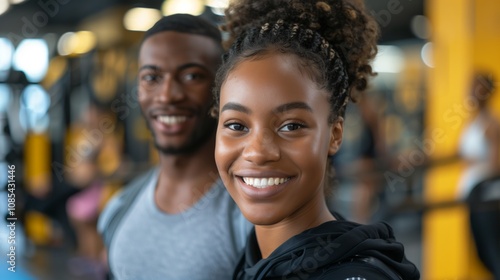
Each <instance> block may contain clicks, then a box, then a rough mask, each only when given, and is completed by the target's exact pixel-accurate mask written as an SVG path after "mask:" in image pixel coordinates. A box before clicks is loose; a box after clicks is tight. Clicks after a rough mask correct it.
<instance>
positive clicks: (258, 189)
mask: <svg viewBox="0 0 500 280" xmlns="http://www.w3.org/2000/svg"><path fill="white" fill-rule="evenodd" d="M237 178H238V180H237V181H238V183H239V187H240V188H241V190H242V191H243V193H244V194H245V195H246V196H247V197H249V198H251V199H257V200H261V199H269V198H271V197H272V196H274V195H276V194H278V193H280V192H281V191H283V190H284V189H285V188H286V187H287V186H288V185H289V182H290V180H292V178H291V177H266V178H264V177H237Z"/></svg>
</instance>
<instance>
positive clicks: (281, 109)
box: [273, 102, 312, 114]
mask: <svg viewBox="0 0 500 280" xmlns="http://www.w3.org/2000/svg"><path fill="white" fill-rule="evenodd" d="M294 109H303V110H307V111H309V112H312V108H311V107H310V106H309V105H307V104H306V103H304V102H290V103H286V104H283V105H280V106H278V107H276V109H274V110H273V112H275V113H277V114H280V113H284V112H286V111H290V110H294Z"/></svg>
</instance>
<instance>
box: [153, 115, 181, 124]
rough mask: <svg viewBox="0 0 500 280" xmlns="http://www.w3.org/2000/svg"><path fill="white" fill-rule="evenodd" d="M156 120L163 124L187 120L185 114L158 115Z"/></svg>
mask: <svg viewBox="0 0 500 280" xmlns="http://www.w3.org/2000/svg"><path fill="white" fill-rule="evenodd" d="M158 120H159V121H160V122H161V123H165V124H178V123H182V122H185V121H186V120H187V117H186V116H158Z"/></svg>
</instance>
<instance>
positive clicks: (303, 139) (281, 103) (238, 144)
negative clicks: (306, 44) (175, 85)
mask: <svg viewBox="0 0 500 280" xmlns="http://www.w3.org/2000/svg"><path fill="white" fill-rule="evenodd" d="M298 65H299V61H298V58H297V57H296V56H294V55H286V54H271V55H269V56H266V57H264V58H260V59H257V60H246V61H243V62H240V63H239V64H238V65H237V66H236V67H235V68H234V69H233V70H232V71H231V72H229V75H228V77H227V79H226V81H225V82H224V84H223V85H222V87H221V92H220V107H219V112H220V114H219V124H218V128H217V142H216V149H215V160H216V163H217V167H218V169H219V172H220V175H221V177H222V180H223V181H224V184H225V186H226V188H227V190H228V191H229V193H230V194H231V196H232V197H233V199H234V200H235V201H236V203H237V204H238V206H239V207H240V209H241V211H242V212H243V214H244V215H245V217H246V218H247V219H248V220H249V221H251V222H252V223H254V224H256V225H272V224H277V223H279V222H282V221H286V220H288V219H290V218H292V217H293V216H296V215H302V214H303V213H304V212H308V211H309V210H310V209H314V208H315V207H317V206H316V205H317V204H318V203H322V202H324V194H323V180H324V177H325V172H326V166H327V157H328V155H332V154H334V153H335V152H336V151H337V149H338V148H339V146H340V143H341V138H342V122H337V123H334V124H333V125H332V124H329V123H328V116H329V114H330V105H329V102H328V98H327V94H326V93H325V92H324V91H322V90H319V89H318V88H317V86H316V84H315V83H314V82H313V81H312V80H311V79H310V78H309V75H308V73H305V72H304V71H303V69H300V68H298ZM301 70H302V71H301ZM309 212H310V211H309Z"/></svg>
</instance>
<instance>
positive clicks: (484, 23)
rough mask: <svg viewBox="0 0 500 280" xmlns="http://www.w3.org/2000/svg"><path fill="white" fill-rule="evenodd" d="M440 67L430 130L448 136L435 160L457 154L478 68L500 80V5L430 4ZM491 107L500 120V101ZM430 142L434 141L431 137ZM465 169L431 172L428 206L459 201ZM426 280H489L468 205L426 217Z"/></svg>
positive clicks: (482, 0) (431, 76) (442, 0)
mask: <svg viewBox="0 0 500 280" xmlns="http://www.w3.org/2000/svg"><path fill="white" fill-rule="evenodd" d="M425 6H426V9H427V10H426V11H427V16H428V17H429V19H430V22H431V28H432V42H433V45H434V48H433V52H434V53H433V54H434V56H433V58H434V65H435V68H434V69H431V70H430V71H429V72H428V77H427V81H428V88H429V91H428V96H427V104H426V111H427V113H426V123H427V129H426V131H428V132H432V131H433V130H436V129H439V130H443V131H444V137H443V141H442V142H438V143H436V149H435V152H434V153H433V154H432V155H430V156H431V157H432V158H433V159H439V158H442V157H448V156H453V155H454V154H456V151H457V145H458V140H459V135H460V132H461V131H462V129H463V127H464V125H465V124H466V122H467V121H468V120H469V118H470V113H471V108H470V106H468V105H467V103H466V102H465V96H466V94H467V93H468V89H469V83H470V79H471V76H472V73H473V71H474V70H475V69H486V70H490V71H493V72H494V75H495V77H496V79H497V81H498V80H499V79H500V64H499V63H498V62H499V61H500V53H499V52H498V48H499V46H500V32H498V30H500V17H499V16H498V15H499V14H500V2H499V1H489V0H476V1H474V0H455V1H449V0H427V1H426V5H425ZM492 106H493V107H494V108H495V110H496V112H497V114H499V115H498V116H499V117H500V96H499V94H498V92H497V94H496V96H495V98H494V100H492ZM426 137H428V138H430V137H431V136H430V135H429V134H428V135H426ZM462 168H463V165H462V164H461V163H459V162H457V163H453V164H448V165H445V166H439V167H435V168H433V169H431V170H430V171H429V172H428V174H427V176H426V178H425V191H424V198H425V200H426V203H429V204H433V203H441V202H446V201H453V200H456V199H457V195H456V193H457V186H458V180H459V176H460V174H461V171H462ZM423 224H424V231H423V268H422V270H423V271H422V279H431V280H434V279H436V280H438V279H439V280H440V279H464V280H465V279H467V280H475V279H490V278H491V276H489V274H488V273H487V272H486V271H485V269H484V267H483V266H482V265H481V264H480V262H479V260H478V258H477V254H476V252H475V247H474V243H473V241H472V239H471V235H470V229H469V222H468V214H467V209H466V208H465V206H463V205H458V206H454V207H447V208H436V209H434V210H431V211H428V212H427V213H425V215H424V221H423Z"/></svg>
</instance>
